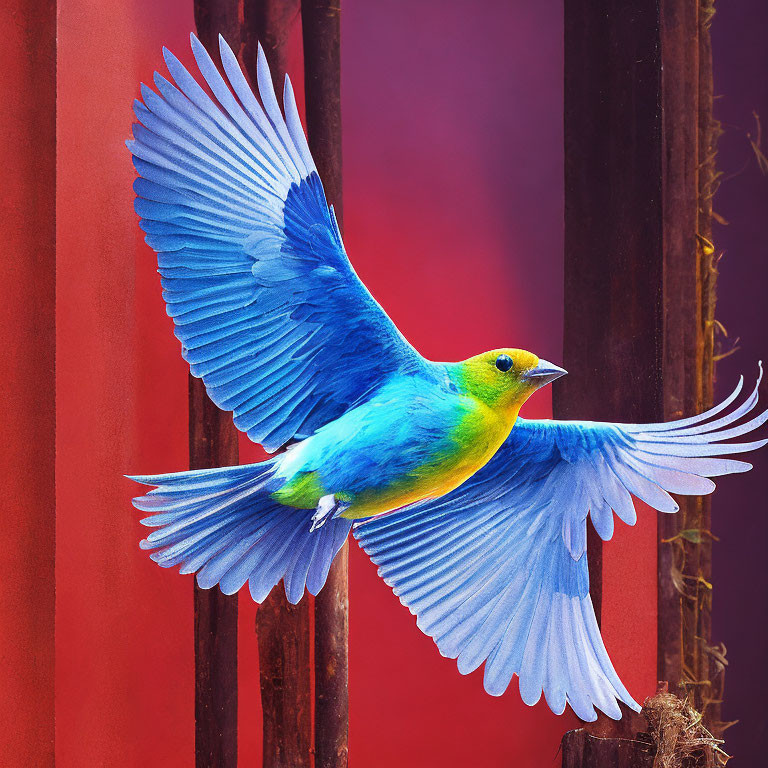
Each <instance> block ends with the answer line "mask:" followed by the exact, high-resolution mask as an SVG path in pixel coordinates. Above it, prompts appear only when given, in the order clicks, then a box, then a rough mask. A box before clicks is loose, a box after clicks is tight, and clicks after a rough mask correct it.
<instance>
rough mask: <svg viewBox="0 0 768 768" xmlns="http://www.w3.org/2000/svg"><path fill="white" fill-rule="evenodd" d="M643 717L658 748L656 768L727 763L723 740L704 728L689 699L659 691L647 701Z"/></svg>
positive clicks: (707, 767) (713, 767)
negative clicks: (722, 746)
mask: <svg viewBox="0 0 768 768" xmlns="http://www.w3.org/2000/svg"><path fill="white" fill-rule="evenodd" d="M643 716H644V717H645V719H646V721H647V723H648V732H649V735H650V736H651V738H652V739H653V742H654V744H655V746H656V756H655V758H654V761H653V768H719V767H720V766H724V765H725V764H726V763H727V762H728V759H729V755H727V754H726V753H725V752H724V751H723V749H722V748H721V744H722V743H723V741H722V739H716V738H715V737H714V736H713V735H712V734H711V733H710V732H709V731H708V730H707V729H706V728H705V727H704V725H703V723H702V720H701V715H700V714H699V713H698V712H697V711H696V710H695V709H694V708H693V707H692V706H691V705H690V704H689V703H688V702H687V701H686V700H684V699H679V698H678V697H677V696H674V695H673V694H671V693H667V692H666V691H659V693H657V694H656V695H655V696H653V697H651V698H649V699H646V701H645V703H644V704H643Z"/></svg>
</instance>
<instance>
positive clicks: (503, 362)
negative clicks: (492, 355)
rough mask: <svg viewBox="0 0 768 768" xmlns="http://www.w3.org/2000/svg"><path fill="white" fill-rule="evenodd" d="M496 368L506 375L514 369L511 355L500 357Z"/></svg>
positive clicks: (497, 359)
mask: <svg viewBox="0 0 768 768" xmlns="http://www.w3.org/2000/svg"><path fill="white" fill-rule="evenodd" d="M496 367H497V368H498V369H499V370H500V371H502V372H504V373H506V372H507V371H508V370H509V369H510V368H511V367H512V358H511V357H510V356H509V355H499V356H498V357H497V358H496Z"/></svg>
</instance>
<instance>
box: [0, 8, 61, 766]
mask: <svg viewBox="0 0 768 768" xmlns="http://www.w3.org/2000/svg"><path fill="white" fill-rule="evenodd" d="M56 23H57V4H56V3H55V2H53V0H9V1H8V2H5V3H3V4H2V7H1V8H0V30H2V36H3V44H2V46H1V47H0V61H1V62H2V71H3V86H4V89H3V92H4V108H3V110H2V114H0V158H1V162H2V169H3V194H2V198H1V199H0V235H1V236H2V244H3V254H4V269H3V278H2V281H1V282H0V347H1V348H2V350H3V361H4V365H3V374H4V375H3V388H2V394H0V418H1V419H2V424H3V441H4V446H3V450H2V451H0V478H2V487H3V505H2V508H3V521H4V529H5V535H4V536H3V540H2V543H1V544H0V552H1V553H2V562H3V580H2V585H0V625H2V630H3V631H2V633H0V658H1V659H2V663H3V683H2V692H3V695H2V697H1V698H0V722H1V723H2V724H3V738H2V740H0V765H3V766H8V767H9V768H15V767H16V766H19V767H20V768H21V767H22V766H24V767H26V766H40V767H41V768H45V767H46V766H52V765H53V762H54V655H55V654H54V610H55V573H54V561H55V538H56V517H55V514H54V510H55V503H56V492H55V483H54V481H55V464H56V443H55V439H54V435H55V429H56V413H55V392H56V386H55V384H56V381H55V341H56V328H55V319H56V318H55V310H56V56H57V42H56Z"/></svg>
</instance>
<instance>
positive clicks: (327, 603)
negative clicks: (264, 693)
mask: <svg viewBox="0 0 768 768" xmlns="http://www.w3.org/2000/svg"><path fill="white" fill-rule="evenodd" d="M301 13H302V27H303V33H304V93H305V102H306V115H307V134H308V139H309V146H310V149H311V151H312V156H313V157H314V160H315V164H316V165H317V170H318V172H319V174H320V178H321V179H322V180H323V185H324V187H325V194H326V196H327V198H328V201H329V203H331V205H333V206H334V210H335V212H336V217H337V219H338V221H339V226H342V227H343V208H342V172H341V171H342V151H341V18H340V17H341V8H340V2H339V0H302V4H301ZM348 557H349V548H348V545H347V544H344V546H343V548H342V549H341V551H340V552H339V554H338V555H337V556H336V559H335V560H334V562H333V565H332V566H331V569H330V572H329V573H328V580H327V581H326V583H325V586H324V587H323V589H322V591H321V592H320V594H319V595H318V596H317V598H316V599H315V766H316V768H346V766H347V764H348V761H349V691H348V682H349V667H348V652H349V592H348Z"/></svg>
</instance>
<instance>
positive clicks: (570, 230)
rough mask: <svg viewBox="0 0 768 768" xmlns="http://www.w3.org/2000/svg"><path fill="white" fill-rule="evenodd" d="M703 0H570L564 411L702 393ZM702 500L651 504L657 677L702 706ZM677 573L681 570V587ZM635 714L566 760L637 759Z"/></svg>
mask: <svg viewBox="0 0 768 768" xmlns="http://www.w3.org/2000/svg"><path fill="white" fill-rule="evenodd" d="M699 2H700V0H663V1H662V2H661V3H660V4H659V3H657V2H656V0H566V1H565V242H566V250H565V317H566V320H565V334H564V347H565V349H564V355H563V358H564V361H565V367H566V368H567V369H568V370H569V371H570V375H569V376H568V377H567V378H566V379H564V380H563V384H562V385H561V386H560V387H559V388H556V389H555V413H556V415H557V416H558V417H568V418H589V419H600V420H613V421H656V420H659V419H662V418H667V419H670V418H679V417H680V416H683V415H690V414H691V413H694V412H698V411H699V410H701V409H702V408H704V407H706V406H707V405H708V403H709V402H710V400H711V393H712V319H713V318H712V312H713V307H714V270H713V268H712V253H711V248H708V247H707V246H706V242H707V241H708V239H709V238H708V236H707V234H706V233H707V232H708V231H709V229H708V227H709V223H708V222H709V216H710V215H711V211H710V209H709V208H708V204H707V202H705V200H704V198H705V197H706V195H707V194H709V190H710V188H711V183H712V169H711V166H710V168H709V172H710V182H709V184H708V185H707V184H704V183H703V182H702V176H701V171H700V169H701V162H702V160H706V161H707V162H711V158H712V156H713V136H714V134H713V129H712V122H711V65H709V60H708V58H707V57H708V56H709V48H708V29H707V27H706V26H705V25H704V24H703V23H702V12H701V9H700V7H699ZM702 50H704V52H705V53H704V56H705V62H704V66H702V63H701V51H702ZM702 100H703V102H702ZM702 147H705V148H706V153H707V157H708V158H709V159H708V160H707V159H706V158H702V157H701V153H702V151H703V150H702ZM702 235H703V237H702ZM707 510H708V508H707V507H706V506H705V505H704V504H703V502H702V501H701V500H700V499H687V500H681V511H680V513H679V514H678V515H660V517H659V521H660V522H659V539H660V543H659V549H658V610H659V629H658V660H659V661H658V673H659V678H660V679H662V680H667V681H669V683H670V689H671V690H673V691H676V692H678V693H681V692H685V691H686V689H687V688H690V690H693V691H696V692H697V693H694V695H693V696H692V698H693V700H694V703H695V704H698V705H699V706H701V704H702V700H703V699H702V696H701V695H700V693H699V691H701V690H703V689H702V688H701V687H700V686H698V685H697V684H698V683H699V682H700V681H701V680H703V679H705V678H706V674H707V672H706V670H707V669H708V664H709V658H708V657H707V656H706V653H705V649H706V646H707V643H708V639H709V614H708V601H707V599H706V598H707V596H706V595H703V594H702V591H703V590H706V589H707V587H706V586H705V584H706V583H707V582H709V581H710V568H711V557H710V555H709V554H708V549H707V547H706V545H705V546H700V545H694V544H692V543H691V542H688V541H686V540H685V539H684V538H682V537H681V536H680V531H681V530H683V529H685V528H688V529H690V528H694V529H697V530H703V529H705V528H706V526H707V524H708V511H707ZM704 538H705V535H704V534H702V535H701V539H702V540H704ZM663 540H667V542H666V543H665V542H664V541H663ZM669 540H672V541H671V542H670V541H669ZM589 548H590V579H591V582H592V591H593V595H594V596H595V597H596V598H597V599H596V601H595V602H596V609H597V611H598V616H599V611H600V593H601V588H600V581H601V579H602V568H601V565H602V558H601V550H602V544H601V542H600V541H599V539H598V538H597V536H596V535H595V534H594V532H593V531H590V537H589ZM680 573H682V574H683V576H684V577H689V578H685V581H686V585H687V587H686V593H687V594H686V595H683V594H681V592H680V591H679V589H678V586H679V577H678V574H680ZM701 579H703V583H702V580H701ZM688 586H690V589H689V588H688ZM686 683H687V684H688V685H686ZM625 711H626V710H625ZM625 720H626V718H625ZM635 727H636V724H633V723H632V722H631V720H627V722H624V723H621V724H617V725H614V724H612V723H610V722H608V721H607V719H605V718H599V719H598V722H597V723H596V724H595V725H594V726H590V728H589V729H588V736H598V735H599V736H600V737H601V742H600V743H597V742H595V743H594V744H593V743H592V742H591V741H590V740H589V739H587V740H586V741H585V736H584V732H579V731H575V732H571V733H569V734H566V736H565V738H564V740H563V764H564V765H568V766H573V767H575V766H596V765H604V764H608V763H606V762H605V761H606V760H607V759H608V757H607V756H608V755H609V753H610V754H611V755H614V756H615V760H614V758H613V757H612V758H611V759H612V760H614V762H612V763H611V764H612V765H616V766H620V767H621V766H634V765H641V764H644V762H643V761H645V760H646V759H647V754H643V755H635V754H632V749H631V748H630V747H628V746H627V745H625V744H624V745H621V746H620V748H619V746H618V745H617V744H618V742H620V741H621V740H622V739H631V738H632V735H633V734H632V731H633V729H634V728H635ZM640 727H642V726H640ZM610 742H616V743H614V744H611V743H610ZM585 745H586V746H585ZM627 749H629V752H628V753H627V754H626V755H625V754H624V751H623V750H627ZM600 750H603V751H604V754H602V756H599V755H598V752H600ZM605 750H608V751H607V752H605ZM611 750H614V751H613V752H611ZM590 755H591V756H590Z"/></svg>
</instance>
